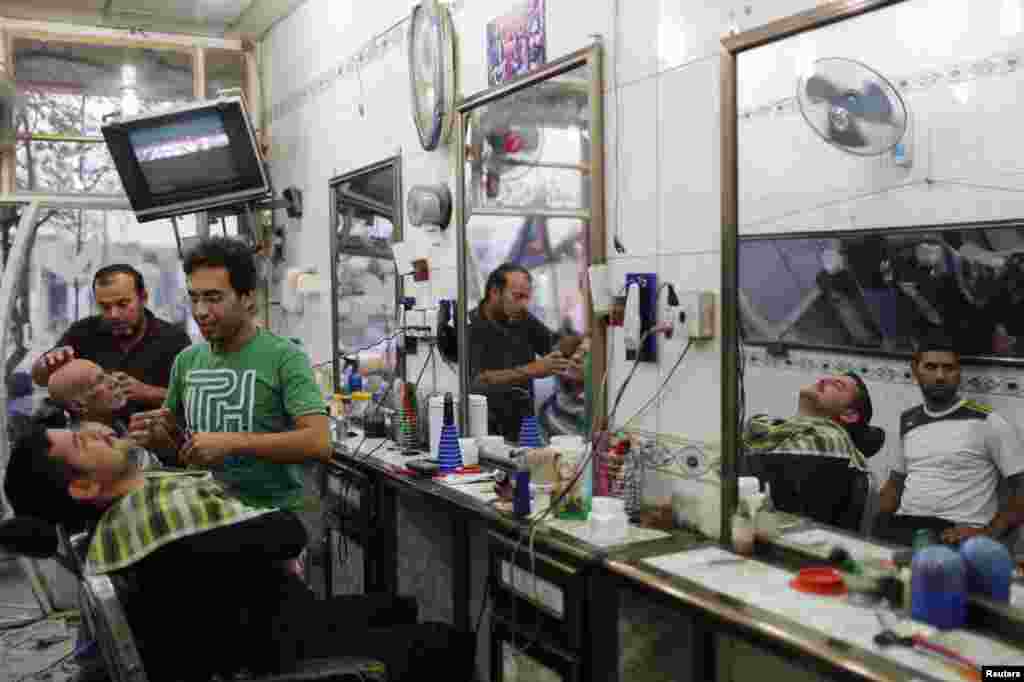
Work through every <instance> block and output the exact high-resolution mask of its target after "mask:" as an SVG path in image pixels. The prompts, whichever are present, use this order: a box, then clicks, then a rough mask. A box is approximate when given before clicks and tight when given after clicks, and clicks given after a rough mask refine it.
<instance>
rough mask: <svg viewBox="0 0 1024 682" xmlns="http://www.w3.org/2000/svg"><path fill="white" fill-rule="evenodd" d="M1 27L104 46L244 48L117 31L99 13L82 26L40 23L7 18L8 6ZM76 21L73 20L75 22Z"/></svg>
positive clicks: (222, 41) (15, 33)
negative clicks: (105, 23)
mask: <svg viewBox="0 0 1024 682" xmlns="http://www.w3.org/2000/svg"><path fill="white" fill-rule="evenodd" d="M0 12H2V13H3V14H4V15H5V16H0V28H2V29H5V30H6V31H7V32H8V34H9V35H10V36H12V37H15V38H18V37H33V38H38V39H40V40H55V39H61V38H64V39H67V40H68V41H74V42H83V43H101V44H105V45H137V46H139V47H152V48H167V49H172V50H178V51H187V52H191V50H192V49H193V48H196V47H204V48H218V49H222V50H238V51H241V49H242V41H241V40H237V39H234V38H215V37H209V36H203V35H189V34H186V33H163V32H155V31H150V30H148V29H147V30H143V31H142V32H139V31H137V30H132V29H129V28H116V27H108V26H104V25H103V19H102V17H101V16H100V15H99V14H98V13H93V14H92V19H91V21H86V19H85V18H84V17H82V18H81V21H82V22H83V23H81V24H79V23H64V22H57V21H53V20H49V21H41V20H30V19H12V18H7V16H6V15H7V14H8V6H7V5H5V6H4V7H3V9H2V10H0ZM73 21H74V20H73Z"/></svg>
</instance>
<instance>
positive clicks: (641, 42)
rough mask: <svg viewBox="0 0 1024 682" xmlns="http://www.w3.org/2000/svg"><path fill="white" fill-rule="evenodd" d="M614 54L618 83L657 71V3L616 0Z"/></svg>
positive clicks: (635, 79) (637, 78)
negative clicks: (617, 8) (617, 16)
mask: <svg viewBox="0 0 1024 682" xmlns="http://www.w3.org/2000/svg"><path fill="white" fill-rule="evenodd" d="M616 4H617V5H618V7H619V26H618V30H617V31H616V32H615V36H616V41H615V42H616V47H617V54H616V55H615V60H614V61H613V62H611V65H612V66H613V68H615V69H616V75H617V82H618V83H619V84H624V83H632V82H634V81H637V80H639V79H641V78H647V77H648V76H652V75H654V74H655V73H657V72H658V13H659V7H658V3H657V2H654V1H652V0H641V1H639V2H636V1H634V2H628V1H627V0H618V2H617V3H616Z"/></svg>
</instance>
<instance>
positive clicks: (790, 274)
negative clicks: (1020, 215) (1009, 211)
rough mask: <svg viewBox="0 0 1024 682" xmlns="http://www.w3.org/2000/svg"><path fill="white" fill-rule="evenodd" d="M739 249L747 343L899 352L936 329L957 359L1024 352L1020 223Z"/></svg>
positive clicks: (750, 241) (756, 242)
mask: <svg viewBox="0 0 1024 682" xmlns="http://www.w3.org/2000/svg"><path fill="white" fill-rule="evenodd" d="M739 249H740V253H739V312H740V323H741V328H742V331H743V338H744V340H745V341H746V342H747V343H752V344H758V343H776V344H784V345H787V346H793V347H812V348H813V347H817V348H832V349H844V350H862V351H864V350H872V351H879V352H884V353H902V354H904V355H905V356H906V355H909V354H910V353H911V352H913V350H914V349H915V348H916V347H917V344H918V340H919V339H921V338H922V337H924V336H926V335H928V334H929V333H931V332H933V331H935V330H940V331H942V332H943V333H945V334H946V335H948V336H950V337H952V338H953V339H954V340H955V341H956V345H957V348H958V349H959V350H960V352H961V353H962V354H964V355H968V356H979V357H982V356H990V357H1003V358H1022V356H1024V326H1022V325H1024V230H1022V229H1021V228H1019V227H992V228H973V229H937V228H932V229H927V230H922V231H916V230H915V231H899V232H894V231H885V232H876V231H870V232H867V231H866V232H856V233H844V234H839V233H828V232H823V233H818V234H816V235H787V234H784V235H777V236H774V237H760V236H758V237H751V238H747V239H743V240H742V241H741V242H740V247H739ZM1018 337H1020V338H1018Z"/></svg>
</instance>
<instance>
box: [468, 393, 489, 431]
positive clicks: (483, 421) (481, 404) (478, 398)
mask: <svg viewBox="0 0 1024 682" xmlns="http://www.w3.org/2000/svg"><path fill="white" fill-rule="evenodd" d="M469 435H471V436H472V437H474V438H479V437H481V436H486V435H487V396H483V395H478V394H476V393H471V394H470V395H469Z"/></svg>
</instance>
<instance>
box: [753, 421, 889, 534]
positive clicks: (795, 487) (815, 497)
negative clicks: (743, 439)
mask: <svg viewBox="0 0 1024 682" xmlns="http://www.w3.org/2000/svg"><path fill="white" fill-rule="evenodd" d="M869 428H870V429H871V430H872V431H871V434H872V435H871V437H870V438H868V439H866V440H868V441H869V443H868V444H864V443H862V444H860V450H861V452H862V453H863V454H864V456H865V457H873V456H874V455H875V454H876V453H877V452H878V451H879V450H880V449H881V448H882V444H883V443H884V441H885V432H884V431H883V430H882V429H879V428H877V427H869ZM744 459H745V463H746V467H744V468H745V471H744V472H742V473H744V474H749V475H751V476H757V477H758V478H759V479H760V480H761V482H762V483H768V484H770V487H771V497H772V504H773V505H774V506H775V509H777V510H778V511H783V512H787V513H789V514H796V515H798V516H803V517H806V518H809V519H812V520H814V521H817V522H818V523H823V524H826V525H829V526H835V527H836V528H841V529H843V530H847V531H850V532H852V533H859V532H860V531H861V523H862V520H863V518H864V512H865V509H866V508H867V505H868V499H869V496H870V494H871V481H870V478H869V475H868V473H867V472H863V471H860V470H858V469H854V468H851V467H850V465H849V461H847V460H846V459H845V458H840V457H825V456H818V455H807V454H803V453H793V452H786V451H785V450H783V449H779V450H773V451H771V452H765V453H758V454H753V453H750V454H747V455H746V457H745V458H744Z"/></svg>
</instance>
